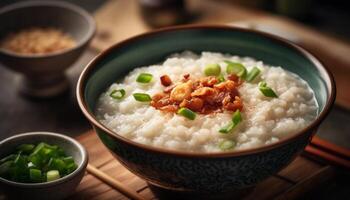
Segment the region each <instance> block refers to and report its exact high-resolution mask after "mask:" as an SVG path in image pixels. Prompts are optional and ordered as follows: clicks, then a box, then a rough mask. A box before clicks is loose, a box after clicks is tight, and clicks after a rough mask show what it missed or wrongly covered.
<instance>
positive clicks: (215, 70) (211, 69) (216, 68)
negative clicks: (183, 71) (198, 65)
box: [204, 64, 221, 76]
mask: <svg viewBox="0 0 350 200" xmlns="http://www.w3.org/2000/svg"><path fill="white" fill-rule="evenodd" d="M220 72H221V68H220V65H218V64H208V65H207V66H205V68H204V74H205V75H206V76H219V75H220Z"/></svg>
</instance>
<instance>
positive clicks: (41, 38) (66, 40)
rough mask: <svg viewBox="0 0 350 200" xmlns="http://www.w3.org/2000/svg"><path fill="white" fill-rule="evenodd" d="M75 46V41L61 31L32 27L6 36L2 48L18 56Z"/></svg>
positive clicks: (0, 44) (50, 51)
mask: <svg viewBox="0 0 350 200" xmlns="http://www.w3.org/2000/svg"><path fill="white" fill-rule="evenodd" d="M75 45H76V42H75V40H74V39H73V38H72V37H71V36H70V35H68V34H66V33H64V32H62V31H61V30H60V29H57V28H51V27H48V28H41V27H31V28H27V29H23V30H19V31H17V32H13V33H10V34H8V35H7V36H5V37H4V39H3V40H2V41H1V43H0V48H2V49H5V50H8V51H11V52H15V53H18V54H47V53H53V52H57V51H62V50H65V49H69V48H72V47H74V46H75Z"/></svg>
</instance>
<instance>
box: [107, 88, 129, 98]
mask: <svg viewBox="0 0 350 200" xmlns="http://www.w3.org/2000/svg"><path fill="white" fill-rule="evenodd" d="M109 96H110V97H112V98H113V99H122V98H123V97H124V96H125V90H124V89H119V90H113V91H112V92H111V93H110V94H109Z"/></svg>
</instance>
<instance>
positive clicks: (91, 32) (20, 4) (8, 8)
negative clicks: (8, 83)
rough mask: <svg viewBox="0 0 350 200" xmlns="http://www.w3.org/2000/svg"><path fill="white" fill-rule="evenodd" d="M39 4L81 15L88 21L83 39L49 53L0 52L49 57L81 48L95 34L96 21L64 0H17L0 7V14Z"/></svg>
mask: <svg viewBox="0 0 350 200" xmlns="http://www.w3.org/2000/svg"><path fill="white" fill-rule="evenodd" d="M41 6H52V7H59V8H64V9H67V10H70V11H72V12H75V13H77V14H79V15H81V16H82V17H83V18H84V19H85V20H86V21H87V23H88V31H87V33H86V34H84V36H83V39H81V40H79V42H78V43H77V44H76V45H75V46H73V47H71V48H68V49H63V50H59V51H55V52H51V53H43V54H20V53H16V52H13V51H10V50H6V49H4V48H0V53H2V54H4V55H7V56H13V57H17V58H49V57H54V56H58V55H62V54H65V53H70V52H73V51H75V50H76V49H79V48H81V47H82V46H84V45H85V44H86V43H88V42H89V41H90V40H91V39H92V38H93V36H94V35H95V34H96V22H95V20H94V18H93V17H92V16H91V15H90V14H89V13H88V12H87V11H86V10H84V9H83V8H81V7H79V6H77V5H74V4H72V3H68V2H65V1H56V0H53V1H38V0H34V1H32V0H31V1H22V2H17V3H13V4H10V5H8V6H5V7H3V8H1V9H0V16H1V15H2V14H5V13H7V12H12V11H14V10H17V9H22V8H30V7H41ZM1 39H2V38H1Z"/></svg>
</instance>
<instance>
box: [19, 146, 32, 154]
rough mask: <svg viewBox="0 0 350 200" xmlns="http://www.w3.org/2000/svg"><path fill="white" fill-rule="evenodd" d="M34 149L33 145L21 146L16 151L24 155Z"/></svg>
mask: <svg viewBox="0 0 350 200" xmlns="http://www.w3.org/2000/svg"><path fill="white" fill-rule="evenodd" d="M34 147H35V146H34V145H33V144H21V145H19V146H18V147H17V150H18V151H22V152H24V153H29V152H31V151H32V150H33V149H34Z"/></svg>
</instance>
